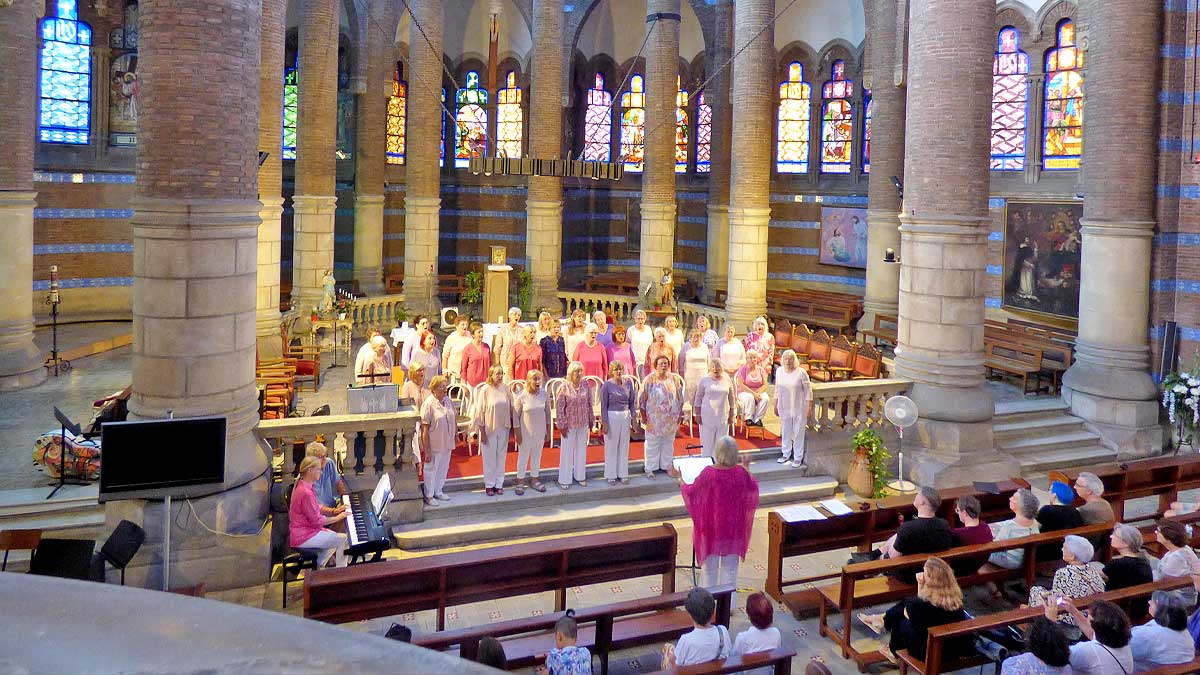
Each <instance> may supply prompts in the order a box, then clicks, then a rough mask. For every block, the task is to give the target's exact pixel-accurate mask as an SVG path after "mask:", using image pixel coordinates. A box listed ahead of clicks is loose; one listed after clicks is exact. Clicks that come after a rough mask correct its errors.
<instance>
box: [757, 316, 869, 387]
mask: <svg viewBox="0 0 1200 675" xmlns="http://www.w3.org/2000/svg"><path fill="white" fill-rule="evenodd" d="M774 336H775V362H776V363H778V362H779V357H780V355H781V354H783V352H784V351H785V350H788V349H791V350H792V351H794V352H796V356H798V357H799V358H800V360H801V364H800V365H801V367H802V368H804V369H805V370H807V371H808V376H809V377H810V378H812V379H813V380H816V381H818V382H835V381H838V380H873V379H877V378H879V377H882V376H883V353H882V352H880V351H879V349H878V348H877V347H875V346H874V345H871V344H870V343H868V342H865V341H864V342H862V343H856V342H851V341H850V339H849V338H848V337H846V336H845V335H838V336H837V338H832V337H830V335H829V333H827V332H826V331H825V329H823V328H820V329H817V330H816V331H815V332H814V331H812V330H811V329H810V328H809V327H808V326H807V325H805V324H803V323H800V324H796V325H795V326H793V325H792V324H791V323H789V322H788V321H787V319H781V320H780V321H778V322H777V323H776V324H775V331H774Z"/></svg>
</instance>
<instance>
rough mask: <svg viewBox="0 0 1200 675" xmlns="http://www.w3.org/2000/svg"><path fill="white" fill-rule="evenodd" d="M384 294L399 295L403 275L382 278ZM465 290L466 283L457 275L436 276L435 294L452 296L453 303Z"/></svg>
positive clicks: (401, 288)
mask: <svg viewBox="0 0 1200 675" xmlns="http://www.w3.org/2000/svg"><path fill="white" fill-rule="evenodd" d="M383 284H384V292H386V293H389V294H390V293H400V292H402V291H403V290H404V275H403V274H389V275H387V276H386V277H384V278H383ZM465 290H467V285H466V282H465V281H463V278H462V277H461V276H459V275H457V274H439V275H437V294H438V295H452V296H454V301H455V302H458V298H459V296H460V295H462V293H463V291H465Z"/></svg>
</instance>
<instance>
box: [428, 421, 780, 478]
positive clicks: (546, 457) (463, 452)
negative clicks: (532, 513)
mask: <svg viewBox="0 0 1200 675" xmlns="http://www.w3.org/2000/svg"><path fill="white" fill-rule="evenodd" d="M687 432H688V430H687V427H686V426H681V427H679V437H678V438H676V439H675V456H676V457H682V456H686V455H687V454H688V450H687V446H689V445H695V446H699V445H700V438H699V437H695V438H693V437H691V436H688V435H687ZM697 432H699V429H697ZM763 433H764V434H765V435H766V438H765V439H760V438H751V439H749V440H747V439H745V438H742V437H741V436H738V437H737V442H738V447H739V448H741V449H742V450H751V449H758V448H773V447H778V446H779V437H778V436H776V435H775V434H773V433H771V432H770V431H767V430H765V429H764V430H763ZM554 436H555V441H554V442H555V445H554V447H553V448H543V449H542V471H543V472H544V471H547V470H550V469H553V470H554V471H557V470H558V452H559V448H558V431H557V430H556V431H555V432H554ZM474 449H475V446H472V450H474ZM691 452H692V454H700V448H699V447H696V448H695V449H693V450H692V451H691ZM644 457H645V444H644V443H642V442H641V441H632V442H630V444H629V461H630V462H633V461H638V460H641V459H643V458H644ZM587 461H588V464H603V463H604V437H603V436H592V437H591V439H589V445H588V449H587ZM504 470H505V471H516V470H517V448H516V445H515V444H514V443H513V442H512V441H511V440H510V441H509V444H508V454H507V455H506V456H505V462H504ZM448 476H449V477H450V478H473V477H476V476H478V477H482V476H483V458H482V457H480V456H479V455H478V454H475V455H468V454H467V446H465V445H459V446H458V447H457V448H455V449H454V454H453V455H451V457H450V471H449V474H448Z"/></svg>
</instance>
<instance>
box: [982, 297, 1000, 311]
mask: <svg viewBox="0 0 1200 675" xmlns="http://www.w3.org/2000/svg"><path fill="white" fill-rule="evenodd" d="M983 306H984V307H990V308H992V309H1000V298H984V299H983Z"/></svg>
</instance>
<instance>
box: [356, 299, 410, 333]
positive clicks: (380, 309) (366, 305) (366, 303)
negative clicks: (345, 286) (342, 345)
mask: <svg viewBox="0 0 1200 675" xmlns="http://www.w3.org/2000/svg"><path fill="white" fill-rule="evenodd" d="M403 306H404V296H403V295H373V296H369V297H361V298H355V299H354V304H352V305H351V306H350V318H351V319H353V320H354V332H355V334H359V335H365V334H366V331H367V327H368V326H378V327H379V330H380V332H382V333H387V332H389V331H390V330H391V327H392V326H394V325H396V309H397V308H400V307H403Z"/></svg>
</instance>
